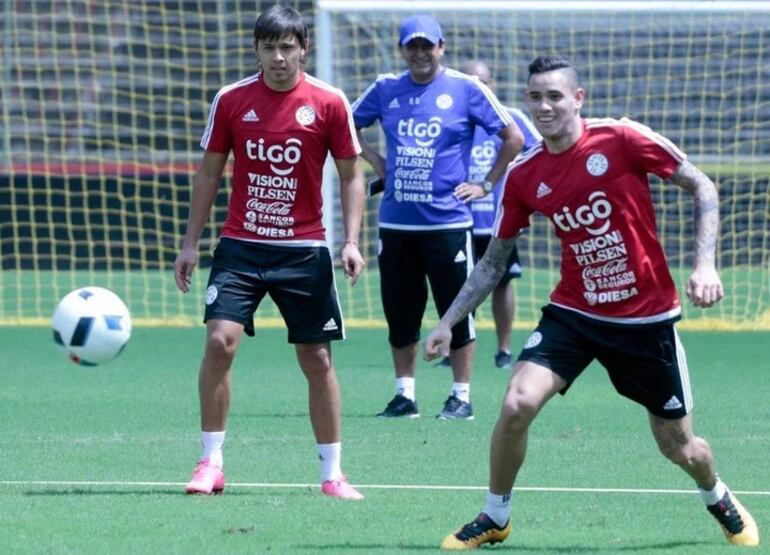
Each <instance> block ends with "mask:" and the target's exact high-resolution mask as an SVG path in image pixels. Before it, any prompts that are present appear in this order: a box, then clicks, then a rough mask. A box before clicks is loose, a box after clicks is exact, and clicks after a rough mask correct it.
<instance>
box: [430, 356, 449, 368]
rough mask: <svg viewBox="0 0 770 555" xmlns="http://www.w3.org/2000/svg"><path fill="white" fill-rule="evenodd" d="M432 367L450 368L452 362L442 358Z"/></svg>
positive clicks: (447, 358)
mask: <svg viewBox="0 0 770 555" xmlns="http://www.w3.org/2000/svg"><path fill="white" fill-rule="evenodd" d="M433 366H434V367H436V368H451V367H452V362H451V361H450V360H449V357H444V358H442V359H441V360H439V361H438V362H437V363H436V364H434V365H433Z"/></svg>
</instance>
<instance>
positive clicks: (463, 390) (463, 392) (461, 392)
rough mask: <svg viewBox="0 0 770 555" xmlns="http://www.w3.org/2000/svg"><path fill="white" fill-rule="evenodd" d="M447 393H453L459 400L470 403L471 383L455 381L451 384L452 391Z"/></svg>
mask: <svg viewBox="0 0 770 555" xmlns="http://www.w3.org/2000/svg"><path fill="white" fill-rule="evenodd" d="M449 394H450V395H454V396H455V397H457V398H458V399H460V400H461V401H465V402H466V403H470V402H471V384H469V383H460V382H455V383H453V384H452V391H450V392H449Z"/></svg>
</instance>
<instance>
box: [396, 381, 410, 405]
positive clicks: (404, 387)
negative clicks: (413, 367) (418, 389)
mask: <svg viewBox="0 0 770 555" xmlns="http://www.w3.org/2000/svg"><path fill="white" fill-rule="evenodd" d="M396 393H397V394H398V395H403V396H404V397H406V398H407V399H409V400H411V401H414V378H396Z"/></svg>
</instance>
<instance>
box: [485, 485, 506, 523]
mask: <svg viewBox="0 0 770 555" xmlns="http://www.w3.org/2000/svg"><path fill="white" fill-rule="evenodd" d="M511 494H512V492H510V491H509V492H508V493H506V494H504V495H495V494H494V493H492V492H491V491H488V492H487V504H486V505H485V506H484V512H485V513H487V516H489V518H491V519H492V520H493V521H494V522H495V524H497V525H498V526H499V527H500V528H502V527H503V526H505V524H506V523H507V522H508V519H509V518H511Z"/></svg>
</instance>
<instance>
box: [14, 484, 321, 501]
mask: <svg viewBox="0 0 770 555" xmlns="http://www.w3.org/2000/svg"><path fill="white" fill-rule="evenodd" d="M23 495H25V496H27V497H67V496H94V497H96V496H110V495H163V496H165V495H167V496H171V497H179V498H180V499H190V500H193V499H202V498H215V499H217V498H224V497H260V496H262V497H275V495H276V494H275V492H269V491H268V490H264V491H257V490H254V489H250V490H246V489H236V488H232V489H228V490H227V493H223V494H221V495H216V494H215V495H188V494H186V493H184V491H182V489H181V486H180V487H179V488H174V489H167V488H166V489H163V488H152V489H138V488H137V489H103V488H101V489H87V488H69V489H44V490H26V491H24V492H23ZM306 495H307V492H306V491H303V490H298V491H292V490H283V489H282V490H281V491H280V496H281V497H295V496H296V497H301V496H306Z"/></svg>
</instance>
